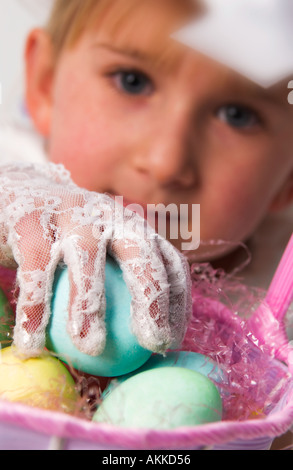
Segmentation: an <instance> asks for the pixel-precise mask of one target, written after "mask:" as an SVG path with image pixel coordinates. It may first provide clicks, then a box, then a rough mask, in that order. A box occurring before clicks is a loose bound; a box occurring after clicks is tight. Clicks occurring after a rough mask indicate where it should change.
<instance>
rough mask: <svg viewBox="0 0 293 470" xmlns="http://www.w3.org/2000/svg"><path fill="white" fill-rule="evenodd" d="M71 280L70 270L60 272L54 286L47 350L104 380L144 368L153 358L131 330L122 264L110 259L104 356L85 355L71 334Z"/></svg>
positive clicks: (107, 263) (106, 288)
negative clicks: (69, 321) (69, 306)
mask: <svg viewBox="0 0 293 470" xmlns="http://www.w3.org/2000/svg"><path fill="white" fill-rule="evenodd" d="M69 291H70V286H69V279H68V270H67V268H63V269H61V268H58V270H57V272H56V276H55V280H54V286H53V298H52V304H51V310H52V315H51V319H50V322H49V325H48V328H47V342H46V346H47V348H48V349H49V350H50V351H53V352H55V353H57V355H58V357H59V358H60V359H61V360H63V361H64V362H66V363H67V364H70V365H71V366H72V367H74V368H75V369H77V370H79V371H82V372H85V373H87V374H91V375H96V376H101V377H118V376H121V375H124V374H128V373H129V372H132V371H134V370H136V369H138V368H139V367H141V366H142V365H143V364H144V363H145V362H146V361H147V360H148V359H149V358H150V356H151V354H152V353H151V351H148V350H146V349H144V348H142V347H141V346H140V345H139V343H138V341H137V339H136V337H135V336H134V335H133V334H132V332H131V327H130V320H131V319H130V307H131V295H130V293H129V290H128V288H127V286H126V284H125V282H124V279H123V275H122V271H121V269H120V267H119V266H118V264H117V263H116V262H115V261H114V260H113V259H112V258H111V257H109V256H108V257H107V262H106V270H105V295H106V319H105V321H106V329H107V341H106V347H105V349H104V351H103V353H102V354H101V355H100V356H96V357H92V356H88V355H87V354H84V353H81V352H80V351H79V350H78V349H77V348H76V347H75V346H74V344H73V343H72V340H71V338H70V336H69V334H68V333H67V321H68V302H69Z"/></svg>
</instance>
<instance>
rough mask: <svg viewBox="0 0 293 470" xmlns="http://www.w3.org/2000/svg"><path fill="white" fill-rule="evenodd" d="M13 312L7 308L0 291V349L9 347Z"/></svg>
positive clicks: (7, 305) (3, 295)
mask: <svg viewBox="0 0 293 470" xmlns="http://www.w3.org/2000/svg"><path fill="white" fill-rule="evenodd" d="M13 327H14V320H13V312H12V310H11V308H10V306H9V303H8V300H7V298H6V296H5V294H4V292H3V291H2V290H1V289H0V344H1V347H6V346H9V345H10V344H11V343H12V336H13Z"/></svg>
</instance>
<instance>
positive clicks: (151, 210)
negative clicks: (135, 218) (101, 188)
mask: <svg viewBox="0 0 293 470" xmlns="http://www.w3.org/2000/svg"><path fill="white" fill-rule="evenodd" d="M110 196H111V197H112V199H114V200H115V201H117V202H118V204H121V205H122V206H123V207H125V208H128V209H129V210H132V211H135V212H137V213H138V214H140V215H142V214H143V216H144V218H145V220H148V219H149V220H152V221H154V222H155V223H156V224H157V223H158V219H159V218H163V217H164V219H165V221H166V222H169V221H170V218H171V216H170V212H165V211H162V210H161V211H160V210H158V209H155V206H156V204H146V203H141V202H137V201H132V200H130V199H127V198H125V197H124V196H121V195H117V194H115V195H114V194H110Z"/></svg>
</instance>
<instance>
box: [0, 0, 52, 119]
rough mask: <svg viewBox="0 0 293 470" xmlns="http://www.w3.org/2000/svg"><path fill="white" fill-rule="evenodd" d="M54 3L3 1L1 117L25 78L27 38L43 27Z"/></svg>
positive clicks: (0, 5)
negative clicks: (49, 8) (24, 58)
mask: <svg viewBox="0 0 293 470" xmlns="http://www.w3.org/2000/svg"><path fill="white" fill-rule="evenodd" d="M50 2H51V0H0V83H1V89H2V93H1V94H2V103H1V105H0V117H2V116H3V115H4V114H5V113H6V112H7V109H9V108H10V106H11V105H12V103H13V100H14V99H15V95H16V93H17V90H18V89H19V87H20V86H21V85H20V84H21V83H22V77H23V51H24V44H25V38H26V36H27V34H28V32H29V31H30V29H31V28H33V27H35V26H39V25H42V24H43V22H44V18H45V17H46V16H47V10H48V7H49V6H50Z"/></svg>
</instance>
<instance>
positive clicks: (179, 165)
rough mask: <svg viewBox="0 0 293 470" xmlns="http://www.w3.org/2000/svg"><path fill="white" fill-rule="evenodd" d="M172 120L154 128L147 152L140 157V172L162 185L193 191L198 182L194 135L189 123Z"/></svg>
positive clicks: (139, 154)
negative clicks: (192, 188) (191, 189)
mask: <svg viewBox="0 0 293 470" xmlns="http://www.w3.org/2000/svg"><path fill="white" fill-rule="evenodd" d="M172 121H173V122H171V120H170V119H169V120H166V122H164V123H163V124H161V125H159V126H156V128H154V127H152V131H150V133H149V135H148V138H147V143H146V145H145V146H144V148H143V151H142V152H141V151H140V152H139V153H138V154H136V159H135V165H136V170H137V171H139V172H142V173H145V174H147V175H148V176H149V177H150V178H152V179H154V180H155V181H156V183H158V184H160V185H163V186H166V185H167V186H168V185H169V186H172V187H173V186H176V187H181V188H182V189H183V188H186V189H189V188H191V187H192V186H194V185H195V184H196V179H197V169H196V156H195V148H194V136H193V135H192V130H191V126H190V124H189V122H188V120H183V119H179V118H177V119H174V118H173V120H172Z"/></svg>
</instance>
